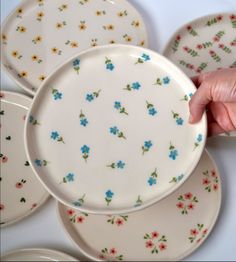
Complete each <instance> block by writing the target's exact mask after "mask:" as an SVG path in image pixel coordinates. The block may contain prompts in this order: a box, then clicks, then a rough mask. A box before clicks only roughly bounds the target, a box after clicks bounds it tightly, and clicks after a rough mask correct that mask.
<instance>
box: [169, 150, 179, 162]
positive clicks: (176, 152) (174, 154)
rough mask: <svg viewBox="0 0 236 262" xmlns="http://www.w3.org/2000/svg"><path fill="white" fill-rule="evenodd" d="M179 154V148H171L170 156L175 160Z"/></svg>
mask: <svg viewBox="0 0 236 262" xmlns="http://www.w3.org/2000/svg"><path fill="white" fill-rule="evenodd" d="M177 156H178V151H177V150H171V151H170V154H169V158H172V159H173V160H175V159H176V157H177Z"/></svg>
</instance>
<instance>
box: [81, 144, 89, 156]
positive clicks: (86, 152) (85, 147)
mask: <svg viewBox="0 0 236 262" xmlns="http://www.w3.org/2000/svg"><path fill="white" fill-rule="evenodd" d="M89 150H90V148H89V147H88V146H87V145H84V146H82V147H81V151H82V153H83V154H88V153H89Z"/></svg>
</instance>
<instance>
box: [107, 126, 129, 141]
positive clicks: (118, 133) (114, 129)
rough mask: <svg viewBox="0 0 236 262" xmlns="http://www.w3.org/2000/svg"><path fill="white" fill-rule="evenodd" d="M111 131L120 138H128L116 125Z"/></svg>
mask: <svg viewBox="0 0 236 262" xmlns="http://www.w3.org/2000/svg"><path fill="white" fill-rule="evenodd" d="M110 133H111V134H113V135H115V136H117V137H118V138H123V139H126V137H125V135H124V133H123V132H122V131H120V130H119V129H118V128H117V127H116V126H113V127H110Z"/></svg>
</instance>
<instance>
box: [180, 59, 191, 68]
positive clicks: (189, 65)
mask: <svg viewBox="0 0 236 262" xmlns="http://www.w3.org/2000/svg"><path fill="white" fill-rule="evenodd" d="M179 64H180V65H182V66H184V67H186V68H188V69H189V70H194V69H195V66H194V65H193V64H191V63H188V62H186V61H184V60H179Z"/></svg>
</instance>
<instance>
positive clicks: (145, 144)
mask: <svg viewBox="0 0 236 262" xmlns="http://www.w3.org/2000/svg"><path fill="white" fill-rule="evenodd" d="M144 146H145V147H146V148H147V149H150V148H151V147H152V141H151V140H149V141H145V142H144Z"/></svg>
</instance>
